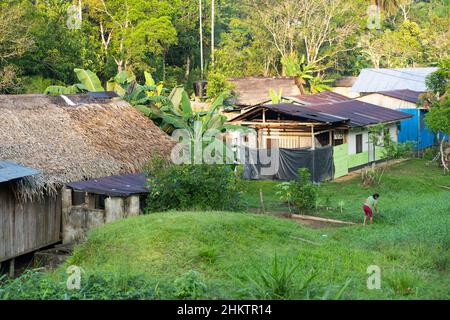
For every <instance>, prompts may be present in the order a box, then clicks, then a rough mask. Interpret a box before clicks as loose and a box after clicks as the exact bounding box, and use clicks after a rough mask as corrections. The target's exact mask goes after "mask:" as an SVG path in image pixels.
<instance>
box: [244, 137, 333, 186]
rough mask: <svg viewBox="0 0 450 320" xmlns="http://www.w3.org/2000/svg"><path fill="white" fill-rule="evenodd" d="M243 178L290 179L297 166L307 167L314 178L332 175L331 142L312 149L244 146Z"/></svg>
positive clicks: (325, 178) (321, 179)
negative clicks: (268, 148)
mask: <svg viewBox="0 0 450 320" xmlns="http://www.w3.org/2000/svg"><path fill="white" fill-rule="evenodd" d="M241 152H242V153H241V159H245V161H243V162H244V178H245V179H255V180H259V179H276V180H286V181H288V180H293V179H295V178H296V177H297V170H298V169H299V168H307V169H308V170H309V172H310V173H311V179H312V181H314V182H322V181H325V180H330V179H332V177H333V171H334V165H333V148H332V147H331V146H327V147H321V148H316V149H315V150H312V149H285V148H279V149H271V150H267V149H258V150H255V149H252V150H251V149H244V150H242V151H241Z"/></svg>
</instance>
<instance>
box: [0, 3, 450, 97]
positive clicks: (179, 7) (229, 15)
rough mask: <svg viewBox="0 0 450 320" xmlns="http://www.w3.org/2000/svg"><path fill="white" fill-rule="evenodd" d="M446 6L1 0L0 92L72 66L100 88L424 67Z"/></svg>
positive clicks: (432, 60)
mask: <svg viewBox="0 0 450 320" xmlns="http://www.w3.org/2000/svg"><path fill="white" fill-rule="evenodd" d="M449 8H450V1H449V0H428V1H418V0H384V1H383V0H379V1H368V0H315V1H309V0H278V1H276V2H275V1H272V0H73V1H72V0H0V92H1V93H27V92H43V91H44V89H45V88H46V87H47V86H49V85H59V84H69V83H73V82H74V81H75V74H74V72H73V69H74V68H83V69H90V70H92V71H94V72H95V73H96V74H97V75H98V76H99V77H100V79H102V81H106V80H108V79H109V78H111V77H112V76H114V75H115V74H116V73H117V72H118V71H121V70H129V71H132V72H134V73H135V74H136V75H137V76H138V78H140V77H143V74H144V71H149V72H151V73H152V75H153V77H154V78H155V79H157V80H158V81H164V82H165V85H166V86H167V87H171V86H175V85H179V84H184V85H186V87H187V89H189V90H190V89H191V88H192V82H193V81H194V80H198V79H201V78H202V74H203V78H204V79H207V80H209V81H210V83H211V89H212V86H213V84H214V86H216V87H219V89H222V87H225V86H226V81H225V79H226V78H228V77H243V76H283V75H286V76H291V75H295V76H297V77H300V78H301V77H304V78H307V79H309V80H308V81H309V82H311V83H313V84H315V85H320V84H321V83H329V82H330V81H332V79H336V78H338V77H340V76H344V75H357V74H358V73H359V70H361V68H365V67H415V66H433V65H436V64H437V62H438V61H440V60H442V59H443V58H446V57H447V56H448V54H449V48H450V43H449V42H450V36H449V33H450V31H449V28H448V26H449V25H450V18H449ZM200 39H201V41H200ZM201 56H203V59H201ZM202 70H203V72H202Z"/></svg>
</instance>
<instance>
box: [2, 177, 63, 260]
mask: <svg viewBox="0 0 450 320" xmlns="http://www.w3.org/2000/svg"><path fill="white" fill-rule="evenodd" d="M60 240H61V201H60V197H57V198H46V199H44V200H41V201H39V202H38V201H33V202H26V203H20V202H18V201H17V200H16V199H15V196H14V193H13V192H12V190H11V184H9V183H3V184H1V183H0V261H4V260H8V259H10V258H13V257H16V256H19V255H21V254H24V253H27V252H30V251H33V250H37V249H39V248H42V247H45V246H47V245H49V244H53V243H56V242H58V241H60Z"/></svg>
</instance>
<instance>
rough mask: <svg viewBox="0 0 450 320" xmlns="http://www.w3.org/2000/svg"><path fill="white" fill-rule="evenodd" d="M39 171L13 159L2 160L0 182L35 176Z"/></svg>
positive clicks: (0, 161)
mask: <svg viewBox="0 0 450 320" xmlns="http://www.w3.org/2000/svg"><path fill="white" fill-rule="evenodd" d="M38 173H39V170H36V169H33V168H29V167H25V166H21V165H19V164H17V163H15V162H12V161H5V160H3V161H2V160H0V182H7V181H11V180H14V179H19V178H23V177H28V176H33V175H36V174H38Z"/></svg>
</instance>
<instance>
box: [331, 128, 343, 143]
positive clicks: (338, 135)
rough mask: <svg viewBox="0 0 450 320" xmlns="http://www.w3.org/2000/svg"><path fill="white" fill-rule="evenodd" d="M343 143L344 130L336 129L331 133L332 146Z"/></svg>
mask: <svg viewBox="0 0 450 320" xmlns="http://www.w3.org/2000/svg"><path fill="white" fill-rule="evenodd" d="M341 144H344V131H342V130H336V131H335V132H334V133H333V146H339V145H341Z"/></svg>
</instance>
